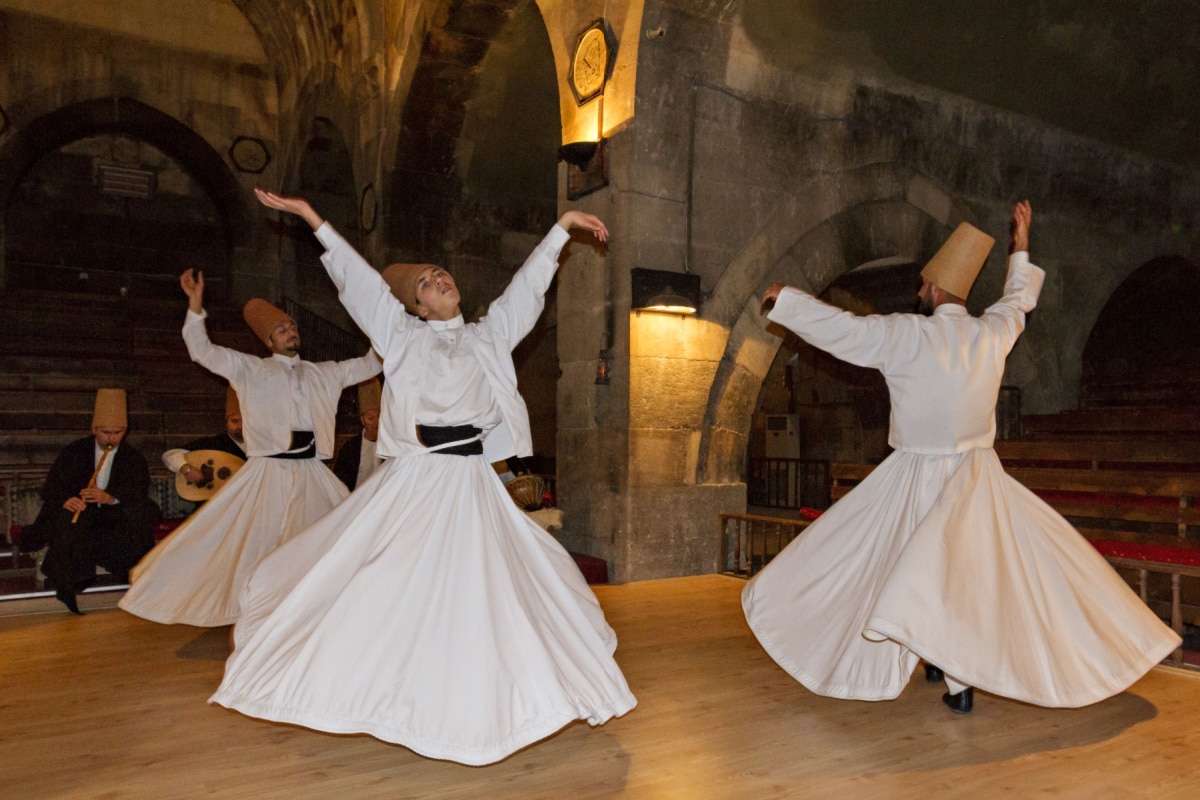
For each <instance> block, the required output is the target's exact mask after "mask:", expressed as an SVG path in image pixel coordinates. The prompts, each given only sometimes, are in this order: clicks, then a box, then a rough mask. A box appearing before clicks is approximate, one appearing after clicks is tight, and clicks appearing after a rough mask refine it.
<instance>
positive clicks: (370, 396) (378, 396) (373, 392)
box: [358, 378, 383, 414]
mask: <svg viewBox="0 0 1200 800" xmlns="http://www.w3.org/2000/svg"><path fill="white" fill-rule="evenodd" d="M382 400H383V387H382V386H380V384H379V378H371V379H369V380H365V381H363V382H362V383H360V384H359V385H358V413H359V414H365V413H367V412H368V411H378V410H379V409H380V408H382V407H383V402H382Z"/></svg>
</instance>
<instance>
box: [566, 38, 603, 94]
mask: <svg viewBox="0 0 1200 800" xmlns="http://www.w3.org/2000/svg"><path fill="white" fill-rule="evenodd" d="M608 57H609V50H608V36H607V35H606V34H605V32H604V20H597V21H596V22H593V23H592V24H591V25H590V26H589V27H588V29H587V30H585V31H584V32H583V33H582V34H580V36H579V42H578V43H577V44H576V45H575V57H574V58H573V59H572V60H571V90H572V91H573V92H575V98H576V100H578V101H579V104H580V105H583V104H584V103H586V102H587V101H588V100H591V99H592V98H593V97H595V96H596V95H598V94H600V92H601V91H603V90H604V82H605V81H606V80H607V79H608Z"/></svg>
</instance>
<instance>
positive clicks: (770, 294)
mask: <svg viewBox="0 0 1200 800" xmlns="http://www.w3.org/2000/svg"><path fill="white" fill-rule="evenodd" d="M786 288H787V286H786V285H784V284H782V283H772V284H771V285H770V286H768V287H767V290H766V291H765V292H763V294H762V313H763V314H766V313H768V312H769V311H770V310H771V309H772V308H774V307H775V301H776V300H778V299H779V293H780V292H781V291H783V290H784V289H786Z"/></svg>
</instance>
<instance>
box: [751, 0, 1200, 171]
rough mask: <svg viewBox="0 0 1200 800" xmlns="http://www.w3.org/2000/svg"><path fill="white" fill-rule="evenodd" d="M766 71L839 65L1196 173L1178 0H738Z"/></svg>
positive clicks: (1193, 58)
mask: <svg viewBox="0 0 1200 800" xmlns="http://www.w3.org/2000/svg"><path fill="white" fill-rule="evenodd" d="M742 23H743V26H744V28H745V30H746V33H747V35H748V36H749V37H750V38H751V39H752V40H753V41H754V43H755V44H756V45H757V46H758V47H759V48H760V49H761V50H762V51H763V52H764V53H766V54H768V57H769V58H770V59H772V60H774V61H776V62H777V63H780V64H783V65H791V66H794V67H796V68H800V69H806V70H812V69H813V68H814V67H815V65H817V64H819V63H824V64H826V65H839V66H842V67H846V68H850V69H853V70H855V71H857V72H860V73H864V74H867V75H872V76H876V77H884V78H900V79H903V80H907V81H911V82H913V83H917V84H923V85H926V86H930V87H932V88H934V89H940V90H943V91H947V92H951V93H953V94H958V95H962V96H964V97H968V98H971V99H974V100H978V101H981V102H984V103H987V104H989V105H994V106H998V107H1000V108H1004V109H1008V110H1010V111H1016V112H1018V113H1021V114H1026V115H1028V116H1031V117H1034V118H1037V119H1040V120H1043V121H1045V122H1049V123H1051V124H1053V125H1057V126H1060V127H1062V128H1065V129H1067V130H1070V131H1073V132H1075V133H1078V134H1082V135H1084V136H1087V137H1089V138H1092V139H1096V140H1098V141H1101V142H1105V143H1108V144H1113V145H1117V146H1119V147H1123V148H1128V149H1130V150H1134V151H1137V152H1140V153H1143V154H1145V155H1148V156H1151V157H1154V158H1159V159H1163V160H1165V161H1169V162H1175V163H1181V164H1188V165H1191V166H1200V148H1198V147H1197V146H1196V144H1197V141H1198V140H1200V103H1198V102H1196V99H1197V97H1198V93H1200V47H1197V45H1196V42H1197V41H1200V4H1198V3H1194V2H1179V0H971V2H963V0H794V2H789V3H779V2H777V1H776V0H743V3H742Z"/></svg>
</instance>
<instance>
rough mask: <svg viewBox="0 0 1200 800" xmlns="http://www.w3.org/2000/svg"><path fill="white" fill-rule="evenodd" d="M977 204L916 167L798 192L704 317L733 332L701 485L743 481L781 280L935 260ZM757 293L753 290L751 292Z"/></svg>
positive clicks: (823, 282)
mask: <svg viewBox="0 0 1200 800" xmlns="http://www.w3.org/2000/svg"><path fill="white" fill-rule="evenodd" d="M972 216H973V215H972V214H971V213H970V209H969V208H968V207H967V206H966V205H965V204H964V203H962V202H960V201H958V200H956V199H955V198H954V197H953V196H952V195H950V194H949V193H948V192H946V191H945V190H944V189H942V188H941V187H939V186H937V185H936V184H934V183H933V182H932V181H930V180H929V179H928V178H926V177H925V176H923V175H921V174H920V173H918V172H916V171H914V170H913V169H911V168H910V167H907V166H904V165H900V164H894V163H886V164H872V165H868V166H865V167H859V168H857V169H854V170H849V171H846V172H841V173H836V174H831V175H826V176H822V177H820V178H817V179H815V180H813V181H811V182H810V183H809V184H808V185H806V186H804V187H800V188H799V189H797V191H795V192H793V193H792V195H791V199H790V200H789V201H788V202H786V203H784V204H782V205H781V206H780V207H779V208H778V209H777V210H776V212H775V213H774V214H773V215H772V217H771V218H770V219H769V220H768V221H767V223H766V224H765V225H763V226H762V227H761V228H760V229H759V233H758V234H757V235H756V236H754V237H753V238H752V239H751V240H750V241H749V242H747V243H746V245H745V246H744V247H743V248H742V249H741V251H740V252H739V253H738V255H737V256H736V257H735V258H734V259H733V261H732V262H731V263H730V265H729V266H728V267H727V268H726V270H725V271H724V273H723V274H722V277H721V279H720V281H719V282H718V284H717V286H716V287H715V288H714V290H713V292H712V297H711V298H710V299H709V300H708V301H706V303H705V307H704V316H705V317H706V318H708V319H710V320H711V321H713V322H716V323H718V324H721V325H724V326H726V327H727V328H728V329H729V331H730V333H729V337H728V340H727V342H726V346H725V351H724V353H723V355H722V358H721V361H720V363H719V364H718V366H717V371H716V375H715V377H714V379H713V383H712V387H711V389H710V391H709V399H708V404H707V407H706V409H705V415H704V423H703V428H702V430H701V436H700V450H699V454H698V458H697V462H696V470H697V472H696V482H697V483H738V482H740V481H741V480H742V471H743V466H744V458H745V452H746V443H747V436H748V433H749V430H750V426H751V416H752V414H753V412H754V407H755V404H756V402H757V399H758V396H759V391H760V389H761V387H762V382H763V379H764V378H765V377H766V375H767V372H768V371H769V369H770V367H771V363H772V361H773V360H774V358H775V354H776V352H777V351H778V349H779V347H780V345H781V343H782V340H781V339H780V338H779V336H777V335H776V334H775V333H773V332H771V331H770V330H769V329H768V323H767V320H766V318H765V317H764V316H762V314H761V313H760V311H759V307H758V298H759V295H760V293H761V291H762V290H763V289H764V288H766V287H767V286H768V285H770V284H772V283H775V282H777V281H779V282H784V283H789V284H792V285H796V286H800V287H802V288H805V289H807V290H809V291H812V292H814V293H819V292H820V291H821V290H823V289H824V288H825V287H826V286H828V285H829V284H830V283H832V282H833V281H834V280H835V279H836V278H837V277H838V276H840V275H841V274H843V273H845V272H847V271H849V270H850V269H853V268H854V267H856V266H858V265H860V264H863V263H866V262H869V261H873V260H876V259H882V258H896V259H904V260H908V261H914V262H923V261H925V260H926V259H927V258H928V257H929V256H930V255H932V253H933V252H934V251H935V250H936V248H937V246H938V245H939V244H940V243H941V241H943V240H944V239H945V236H946V234H947V232H948V230H949V229H951V228H953V227H954V226H956V225H957V224H958V223H959V222H962V221H969V220H970V219H972ZM748 288H749V289H750V292H749V294H748V293H747V289H748Z"/></svg>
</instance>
